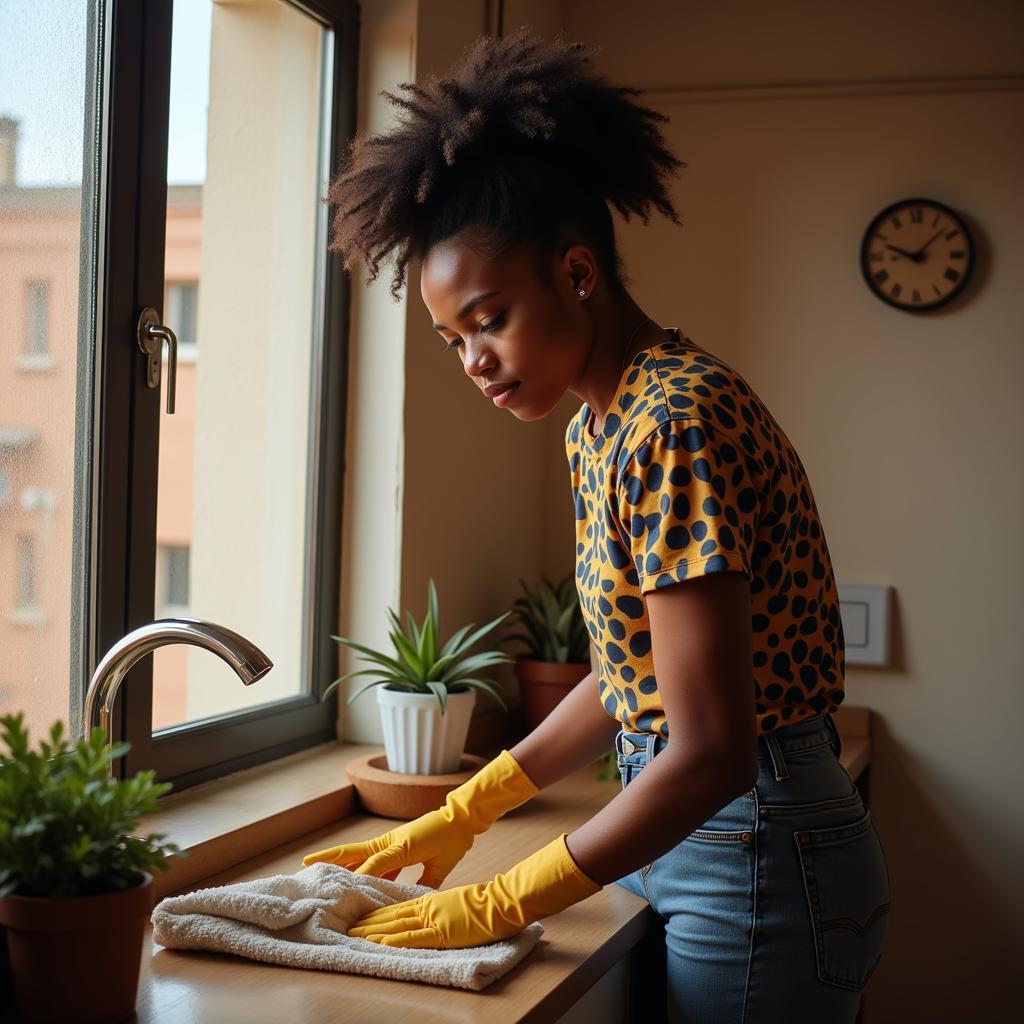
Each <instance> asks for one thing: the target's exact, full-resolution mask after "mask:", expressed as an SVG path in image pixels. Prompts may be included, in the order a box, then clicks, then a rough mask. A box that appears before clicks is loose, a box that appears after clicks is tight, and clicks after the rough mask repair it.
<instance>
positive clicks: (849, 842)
mask: <svg viewBox="0 0 1024 1024" xmlns="http://www.w3.org/2000/svg"><path fill="white" fill-rule="evenodd" d="M793 836H794V839H795V840H796V845H797V850H798V851H799V855H800V864H801V868H802V870H803V877H804V889H805V890H806V894H807V905H808V907H809V909H810V913H811V923H812V925H813V928H814V944H815V950H816V954H817V962H818V977H819V978H820V979H821V980H822V981H824V982H828V983H829V984H832V985H838V986H839V987H841V988H847V989H853V990H854V991H860V990H861V989H863V988H864V986H865V985H866V984H867V980H868V978H870V977H871V974H872V973H873V971H874V970H875V968H876V967H877V966H878V962H879V960H880V959H881V956H882V943H883V940H884V939H885V932H886V929H887V927H888V924H889V906H890V901H891V899H892V887H891V884H890V880H889V872H888V868H887V867H886V863H885V854H884V853H883V851H882V844H881V842H880V841H879V839H878V832H877V831H876V829H875V824H874V822H873V821H872V819H871V813H870V812H867V813H866V814H865V815H864V817H863V818H861V819H860V820H859V821H855V822H853V823H852V824H850V825H840V826H835V827H832V828H817V829H804V830H800V831H797V832H794V833H793Z"/></svg>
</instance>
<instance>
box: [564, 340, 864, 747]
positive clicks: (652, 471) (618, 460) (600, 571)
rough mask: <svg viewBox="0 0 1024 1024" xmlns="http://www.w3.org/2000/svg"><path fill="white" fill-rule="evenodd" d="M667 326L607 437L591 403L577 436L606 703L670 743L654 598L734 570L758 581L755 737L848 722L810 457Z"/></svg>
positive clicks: (579, 510)
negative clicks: (842, 709)
mask: <svg viewBox="0 0 1024 1024" xmlns="http://www.w3.org/2000/svg"><path fill="white" fill-rule="evenodd" d="M669 330H670V331H671V333H672V338H671V339H670V340H666V341H665V342H662V343H660V344H658V345H655V346H653V347H651V348H648V349H644V350H642V351H640V352H638V353H637V354H636V355H635V356H634V357H633V360H632V362H631V363H630V364H629V366H627V367H626V368H625V369H624V370H623V372H622V377H621V378H620V380H619V385H618V388H617V390H616V392H615V396H614V397H613V399H612V401H611V404H610V405H609V407H608V412H607V415H606V416H605V421H604V425H603V428H602V430H601V433H600V435H598V436H595V435H594V434H593V432H592V430H593V424H592V419H593V411H592V410H591V408H590V407H589V406H588V405H587V404H586V403H584V404H583V405H582V406H581V407H580V409H579V411H578V412H577V414H576V415H575V416H574V417H573V419H572V420H571V421H570V422H569V425H568V427H567V428H566V433H565V447H566V455H567V457H568V460H569V469H570V473H571V477H572V498H573V504H574V507H575V513H576V587H577V591H578V593H579V597H580V607H581V610H582V612H583V618H584V622H585V623H586V626H587V630H588V631H589V633H590V636H591V638H592V639H593V641H594V646H595V647H596V649H597V651H598V655H599V665H600V683H599V688H600V689H599V692H600V699H601V702H602V704H603V705H604V708H605V710H606V711H607V712H608V714H609V715H611V716H612V717H613V718H616V719H618V721H619V722H621V723H622V727H623V728H624V729H625V730H626V731H629V732H641V733H643V732H647V733H655V734H660V735H662V736H665V737H668V734H669V723H668V719H667V716H666V713H665V710H664V707H663V705H662V700H661V695H660V693H659V691H658V680H657V679H656V678H655V675H654V661H653V658H652V649H651V625H650V620H649V619H648V617H647V611H646V606H645V603H644V600H643V597H642V595H643V594H647V593H650V592H651V591H652V590H655V589H657V588H658V587H666V586H671V585H672V584H674V583H677V582H679V581H681V580H687V579H691V578H693V577H694V576H702V575H703V574H704V573H710V572H728V571H735V572H742V573H744V574H745V575H746V576H747V578H748V579H749V580H750V593H751V620H750V625H751V632H752V647H753V664H752V666H751V669H752V674H753V687H752V695H753V698H754V701H755V710H756V713H757V723H758V732H759V733H766V732H771V731H772V730H773V729H776V728H778V727H780V726H782V725H786V724H787V723H789V722H796V721H801V720H805V719H807V718H810V717H814V716H816V715H821V714H824V713H826V712H831V711H835V710H836V708H838V706H839V704H840V703H841V702H842V700H843V697H844V695H845V694H844V669H845V661H844V641H843V627H842V620H841V619H840V617H839V594H838V590H837V588H836V583H835V577H834V575H833V572H832V562H831V559H830V557H829V551H828V545H827V544H826V543H825V532H824V530H823V528H822V525H821V522H820V520H819V518H818V510H817V507H816V505H815V502H814V495H813V494H812V492H811V485H810V483H809V482H808V479H807V475H806V473H805V471H804V467H803V464H802V463H801V461H800V457H799V456H798V455H797V453H796V451H795V450H794V449H793V446H792V444H790V442H789V439H788V438H787V437H786V435H785V433H784V432H783V430H782V428H781V427H780V426H779V424H778V423H777V422H776V421H775V418H774V417H773V416H772V414H771V413H770V412H769V411H768V409H767V408H766V407H765V405H764V403H763V402H762V401H761V400H760V399H759V398H758V397H757V395H756V394H755V393H754V391H753V389H752V388H751V387H750V385H749V384H748V383H747V382H746V381H745V380H744V379H743V377H742V376H741V375H740V374H739V373H737V372H736V371H735V370H733V369H732V367H730V366H728V365H727V364H726V363H724V362H723V361H722V360H721V359H719V358H717V357H715V356H713V355H710V354H709V353H708V352H706V351H704V349H702V348H700V347H699V346H698V345H696V344H695V343H694V342H693V341H691V340H690V339H689V338H687V337H686V336H685V335H683V334H682V333H681V332H680V331H679V329H678V328H669Z"/></svg>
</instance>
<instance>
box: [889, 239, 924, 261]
mask: <svg viewBox="0 0 1024 1024" xmlns="http://www.w3.org/2000/svg"><path fill="white" fill-rule="evenodd" d="M885 247H886V249H892V251H893V252H898V253H899V254H900V255H901V256H906V257H907V259H908V260H913V261H914V262H915V263H920V262H921V258H922V257H921V254H920V253H916V252H907V250H906V249H901V248H900V247H899V246H898V245H889V243H888V242H886V244H885Z"/></svg>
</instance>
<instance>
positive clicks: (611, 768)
mask: <svg viewBox="0 0 1024 1024" xmlns="http://www.w3.org/2000/svg"><path fill="white" fill-rule="evenodd" d="M597 763H598V765H599V766H600V767H599V768H598V770H597V778H599V779H601V780H602V781H603V782H608V781H609V780H610V779H621V776H620V775H619V762H618V755H617V754H616V753H615V751H614V750H609V751H608V752H607V753H606V754H602V755H601V756H600V757H599V758H598V759H597Z"/></svg>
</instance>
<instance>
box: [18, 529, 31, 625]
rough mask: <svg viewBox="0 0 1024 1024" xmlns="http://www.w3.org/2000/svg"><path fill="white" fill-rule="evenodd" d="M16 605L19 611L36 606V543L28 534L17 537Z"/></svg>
mask: <svg viewBox="0 0 1024 1024" xmlns="http://www.w3.org/2000/svg"><path fill="white" fill-rule="evenodd" d="M17 559H18V581H17V587H18V591H17V595H16V597H17V607H18V610H19V611H32V610H34V609H35V607H36V545H35V539H34V538H33V537H31V536H29V535H28V534H24V533H23V534H21V535H19V537H18V554H17Z"/></svg>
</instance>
